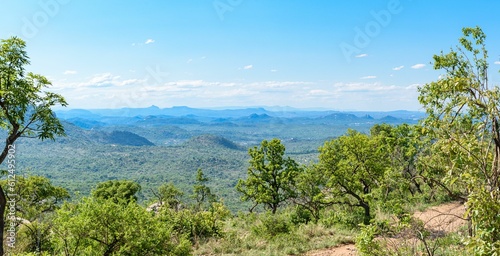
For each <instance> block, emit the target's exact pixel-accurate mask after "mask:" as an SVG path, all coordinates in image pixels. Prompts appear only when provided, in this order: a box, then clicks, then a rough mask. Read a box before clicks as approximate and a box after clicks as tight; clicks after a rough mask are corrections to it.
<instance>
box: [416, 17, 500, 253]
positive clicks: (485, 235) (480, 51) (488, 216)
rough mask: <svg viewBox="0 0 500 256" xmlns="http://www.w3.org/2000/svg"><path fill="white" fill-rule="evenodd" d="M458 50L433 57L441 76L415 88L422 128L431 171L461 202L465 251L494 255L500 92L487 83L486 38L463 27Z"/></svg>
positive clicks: (498, 247)
mask: <svg viewBox="0 0 500 256" xmlns="http://www.w3.org/2000/svg"><path fill="white" fill-rule="evenodd" d="M463 33H464V36H463V37H462V38H460V40H459V42H460V46H458V47H457V48H456V49H452V50H451V51H450V52H449V53H447V54H444V53H441V54H440V55H435V56H434V68H435V69H442V70H444V71H445V75H444V76H443V77H442V78H441V79H439V80H438V81H436V82H432V83H429V84H426V85H425V86H423V87H421V88H420V89H419V90H420V97H419V101H420V103H421V104H422V105H423V106H424V108H425V109H426V111H427V114H428V117H427V119H425V121H424V122H423V126H424V128H425V130H426V132H428V134H429V136H430V137H431V138H432V139H434V140H435V143H434V144H433V145H432V148H433V150H432V151H433V153H435V154H436V157H435V158H434V159H433V160H434V161H433V162H431V168H434V169H436V170H439V171H440V172H441V173H440V174H441V176H442V177H443V178H442V181H443V184H445V185H446V186H448V187H451V186H456V187H458V188H459V193H460V195H461V197H462V198H464V199H465V200H466V201H467V208H468V217H469V218H470V220H471V227H470V228H471V230H470V231H471V234H470V235H471V239H470V241H469V245H470V249H471V252H473V253H474V254H477V255H492V254H494V253H497V254H498V253H500V242H499V240H498V238H499V237H500V220H499V219H498V212H497V211H495V212H493V211H489V210H487V209H498V205H500V180H499V178H500V125H499V117H500V88H499V87H498V86H494V87H490V85H489V83H488V75H487V72H488V52H487V50H486V45H485V39H486V35H485V34H484V33H483V31H482V30H481V29H480V28H479V27H476V28H464V29H463Z"/></svg>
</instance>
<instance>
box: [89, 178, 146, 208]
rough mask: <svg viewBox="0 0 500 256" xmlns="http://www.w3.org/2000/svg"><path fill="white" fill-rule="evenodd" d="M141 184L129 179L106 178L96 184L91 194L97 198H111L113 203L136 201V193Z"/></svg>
mask: <svg viewBox="0 0 500 256" xmlns="http://www.w3.org/2000/svg"><path fill="white" fill-rule="evenodd" d="M140 190H141V186H140V185H139V184H137V183H136V182H134V181H130V180H108V181H105V182H101V183H99V184H97V186H96V188H95V189H94V190H93V191H92V196H93V197H95V198H99V199H105V200H107V199H111V200H112V201H113V202H115V203H120V202H123V203H129V202H136V201H137V196H136V193H137V192H139V191H140Z"/></svg>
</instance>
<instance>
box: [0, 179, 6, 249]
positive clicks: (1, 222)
mask: <svg viewBox="0 0 500 256" xmlns="http://www.w3.org/2000/svg"><path fill="white" fill-rule="evenodd" d="M6 205H7V198H5V193H4V192H3V188H2V186H0V238H1V239H2V243H0V255H3V253H4V250H3V244H4V243H3V230H4V227H5V219H4V213H5V206H6Z"/></svg>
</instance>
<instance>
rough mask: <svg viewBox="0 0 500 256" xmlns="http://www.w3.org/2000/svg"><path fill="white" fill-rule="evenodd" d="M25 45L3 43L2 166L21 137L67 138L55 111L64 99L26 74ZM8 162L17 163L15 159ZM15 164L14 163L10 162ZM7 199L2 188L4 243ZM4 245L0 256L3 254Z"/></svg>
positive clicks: (0, 99) (0, 228)
mask: <svg viewBox="0 0 500 256" xmlns="http://www.w3.org/2000/svg"><path fill="white" fill-rule="evenodd" d="M25 48H26V43H25V42H24V41H23V40H21V39H20V38H17V37H12V38H9V39H5V40H1V41H0V128H2V129H4V130H6V138H5V145H4V148H3V151H2V152H1V154H0V164H1V163H3V161H4V160H5V159H6V158H7V156H8V155H9V149H11V152H12V149H13V148H15V145H14V142H15V141H16V140H17V139H18V138H20V137H29V138H38V139H42V140H44V139H52V140H53V139H54V138H55V137H56V136H61V135H64V127H63V126H62V124H61V123H60V122H59V120H58V119H57V117H56V116H55V114H54V112H53V111H52V108H53V107H54V106H56V105H61V106H66V105H67V103H66V101H65V100H64V98H63V97H62V96H61V95H59V94H56V93H52V92H47V91H44V89H45V88H47V87H48V86H49V85H50V84H51V83H50V81H49V80H48V79H47V78H45V77H44V76H42V75H38V74H33V73H31V72H28V73H27V72H26V71H25V66H27V65H29V63H30V62H29V58H28V55H27V53H26V51H25ZM9 160H15V156H14V155H13V156H12V157H10V159H9ZM9 162H10V163H12V161H9ZM6 203H7V200H6V197H5V193H4V190H3V188H1V187H0V216H1V218H0V238H2V240H3V230H4V226H5V219H4V213H5V206H6ZM3 253H4V247H3V243H1V244H0V255H3Z"/></svg>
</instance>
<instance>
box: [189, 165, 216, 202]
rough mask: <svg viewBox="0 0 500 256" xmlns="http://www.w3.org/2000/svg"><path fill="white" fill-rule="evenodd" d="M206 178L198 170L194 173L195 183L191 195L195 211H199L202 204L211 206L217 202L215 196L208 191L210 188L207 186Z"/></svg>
mask: <svg viewBox="0 0 500 256" xmlns="http://www.w3.org/2000/svg"><path fill="white" fill-rule="evenodd" d="M207 182H208V178H207V177H205V175H204V174H203V171H202V170H201V169H198V171H197V172H196V183H195V184H194V186H193V195H192V197H193V198H194V199H195V201H196V206H195V207H196V209H197V210H201V209H202V206H203V204H206V203H207V204H209V205H210V204H212V203H213V202H215V201H217V199H216V196H215V194H213V193H212V192H211V191H210V188H209V187H208V186H207Z"/></svg>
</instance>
